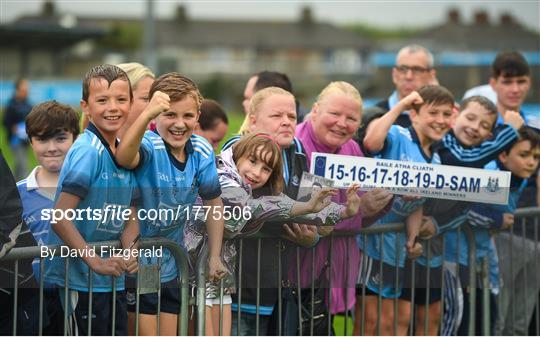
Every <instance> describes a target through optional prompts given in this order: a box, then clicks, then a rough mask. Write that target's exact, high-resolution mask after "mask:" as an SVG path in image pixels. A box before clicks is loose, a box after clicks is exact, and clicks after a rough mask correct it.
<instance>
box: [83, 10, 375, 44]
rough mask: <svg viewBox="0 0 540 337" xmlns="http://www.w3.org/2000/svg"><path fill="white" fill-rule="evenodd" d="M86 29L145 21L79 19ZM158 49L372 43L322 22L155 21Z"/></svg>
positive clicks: (141, 23)
mask: <svg viewBox="0 0 540 337" xmlns="http://www.w3.org/2000/svg"><path fill="white" fill-rule="evenodd" d="M78 21H79V23H80V24H81V26H83V27H108V28H110V27H111V26H112V25H114V24H115V23H125V24H140V25H141V27H142V25H143V21H142V20H136V19H123V18H122V19H111V18H91V17H80V18H78ZM155 32H156V46H157V47H170V46H189V47H193V48H197V47H208V46H213V47H220V46H222V47H260V48H268V49H273V48H309V49H334V48H356V49H360V48H368V47H370V46H371V42H370V41H368V40H367V39H364V38H362V37H360V36H358V35H357V34H355V33H352V32H349V31H347V30H345V29H341V28H339V27H336V26H333V25H331V24H329V23H322V22H304V23H303V22H300V21H287V22H283V21H225V20H195V19H187V20H175V19H169V20H156V22H155Z"/></svg>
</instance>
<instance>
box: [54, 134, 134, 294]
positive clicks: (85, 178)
mask: <svg viewBox="0 0 540 337" xmlns="http://www.w3.org/2000/svg"><path fill="white" fill-rule="evenodd" d="M134 186H135V176H134V174H133V173H132V172H131V171H128V170H125V169H123V168H122V167H120V166H118V165H117V163H116V161H115V160H114V155H113V154H112V152H111V150H110V148H109V145H108V143H107V141H106V140H105V139H104V138H103V137H102V136H101V134H100V132H99V130H98V129H97V128H96V127H95V126H94V125H93V124H90V125H88V127H87V128H86V130H85V131H84V132H83V133H82V134H81V135H80V136H79V138H77V140H76V141H75V143H74V144H73V146H72V147H71V149H70V150H69V152H68V154H67V155H66V158H65V160H64V165H63V166H62V170H61V172H60V177H59V179H58V190H57V194H56V200H58V197H59V195H60V192H65V193H69V194H72V195H76V196H78V197H79V198H80V199H81V200H80V202H79V204H78V206H77V209H80V210H85V209H88V210H90V212H89V213H90V214H88V213H87V214H82V216H81V217H78V218H76V219H74V220H73V224H74V225H75V227H76V228H77V230H78V231H79V233H80V234H81V236H82V237H83V238H84V240H85V241H86V242H95V241H108V240H119V239H120V237H121V234H122V232H123V230H124V225H125V224H124V221H123V220H121V219H119V218H118V217H113V216H111V215H110V214H111V213H110V212H109V215H108V216H107V217H104V215H105V214H107V213H106V211H105V209H107V208H108V209H109V210H112V209H117V210H119V211H122V210H125V209H128V208H129V207H130V206H131V204H132V196H133V189H134ZM56 200H55V203H56ZM99 211H100V212H101V215H102V216H99V215H97V212H99ZM48 244H50V245H54V244H64V243H63V241H62V239H60V238H59V237H58V235H57V234H56V233H55V232H54V231H50V232H49V239H48ZM88 251H89V250H85V251H84V253H88ZM58 253H59V252H57V254H58ZM96 255H97V256H100V257H104V258H106V257H108V250H106V252H105V254H103V255H100V254H99V253H98V252H96ZM69 265H70V268H69V275H68V279H69V287H70V288H71V289H75V290H79V291H85V292H87V291H88V274H89V268H88V265H86V263H84V262H83V260H82V259H81V258H80V257H77V258H70V261H69ZM46 268H47V271H46V272H45V280H46V281H47V282H50V283H54V284H57V285H59V286H62V287H63V286H64V276H65V274H64V273H65V272H64V258H61V257H55V258H54V259H53V260H52V261H47V263H46ZM92 274H93V291H95V292H110V291H112V277H111V276H104V275H100V274H97V273H92ZM116 286H117V289H118V290H123V289H124V276H123V275H122V276H120V277H117V280H116Z"/></svg>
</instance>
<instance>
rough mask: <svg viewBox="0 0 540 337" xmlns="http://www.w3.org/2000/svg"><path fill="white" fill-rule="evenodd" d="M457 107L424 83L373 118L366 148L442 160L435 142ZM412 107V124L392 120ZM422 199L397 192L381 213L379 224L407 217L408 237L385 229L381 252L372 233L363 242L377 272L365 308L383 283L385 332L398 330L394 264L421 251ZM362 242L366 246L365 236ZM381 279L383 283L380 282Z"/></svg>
mask: <svg viewBox="0 0 540 337" xmlns="http://www.w3.org/2000/svg"><path fill="white" fill-rule="evenodd" d="M453 106H454V98H453V96H452V94H451V93H450V92H449V91H448V90H447V89H445V88H443V87H441V86H425V87H423V88H422V89H421V90H420V91H419V92H413V93H411V94H410V95H408V96H407V97H405V98H404V99H403V100H401V101H400V102H399V103H398V104H397V105H396V106H395V107H394V108H393V109H392V110H390V111H389V112H388V113H386V114H385V115H384V116H382V117H381V118H379V119H377V120H375V121H373V122H372V123H371V124H370V125H369V127H368V129H367V132H366V136H365V138H364V147H365V148H366V149H367V150H368V151H370V152H371V153H373V154H376V155H378V156H379V157H380V158H385V159H394V160H403V161H409V162H424V163H433V164H439V163H440V158H439V156H438V154H437V153H436V152H434V150H433V145H434V144H435V143H436V142H437V141H439V140H441V139H442V137H443V136H444V135H445V134H446V132H447V131H448V130H449V129H450V125H451V122H452V120H453V112H452V109H453ZM409 109H410V111H411V113H410V118H411V120H412V126H411V127H409V128H407V129H405V128H402V127H400V126H397V125H392V124H393V123H394V121H395V120H396V118H397V117H398V116H399V115H400V113H401V112H402V111H405V110H409ZM423 202H424V200H423V199H412V200H411V199H407V198H403V197H397V198H396V199H395V201H394V204H393V205H392V211H391V212H390V213H389V214H387V215H386V216H385V217H383V218H382V219H381V220H380V221H379V222H378V224H384V223H390V222H405V223H406V228H407V237H405V236H404V235H403V234H401V233H389V234H384V236H383V242H382V249H383V251H382V252H381V251H379V245H380V242H379V236H378V235H372V236H368V240H367V246H366V247H361V249H362V250H363V251H364V253H365V254H366V255H367V256H369V259H371V264H372V268H371V270H372V274H373V275H367V276H366V280H365V281H364V282H365V284H366V287H367V290H369V293H368V296H366V303H367V306H368V309H367V310H366V312H367V313H369V312H372V313H376V311H377V310H376V309H375V308H376V306H377V297H376V296H373V295H376V294H377V293H379V287H381V288H382V289H381V290H382V293H381V295H382V296H383V304H382V305H383V306H382V316H381V317H380V319H381V327H382V329H383V330H382V331H381V333H382V334H390V335H391V334H395V332H394V331H393V319H394V317H393V316H394V315H393V301H392V300H391V298H395V297H399V295H400V289H399V288H398V289H396V288H395V281H394V280H393V277H392V275H394V274H395V269H396V264H397V266H398V267H403V266H404V262H405V257H406V256H405V255H406V254H409V256H410V257H416V256H418V255H419V254H421V252H422V246H421V245H420V244H419V243H417V242H416V238H417V237H418V235H419V233H420V228H421V224H422V216H423V214H422V204H423ZM359 244H360V246H363V243H362V242H361V241H360V242H359ZM405 247H406V249H405ZM373 262H375V264H373ZM378 263H383V269H386V270H387V271H388V272H383V275H384V274H386V275H387V276H388V275H390V278H387V277H385V278H384V279H382V280H381V279H380V278H381V277H380V276H381V275H378V274H377V271H378V270H379V268H378V265H377V264H378ZM375 274H377V275H375ZM394 276H397V275H394ZM381 282H382V284H379V283H381ZM371 309H373V310H371ZM371 316H372V315H369V314H368V317H367V319H366V320H367V322H366V328H367V329H366V334H374V333H375V330H374V328H375V323H376V318H377V317H376V314H375V315H374V317H371ZM397 333H398V334H399V333H400V332H399V331H398V332H397Z"/></svg>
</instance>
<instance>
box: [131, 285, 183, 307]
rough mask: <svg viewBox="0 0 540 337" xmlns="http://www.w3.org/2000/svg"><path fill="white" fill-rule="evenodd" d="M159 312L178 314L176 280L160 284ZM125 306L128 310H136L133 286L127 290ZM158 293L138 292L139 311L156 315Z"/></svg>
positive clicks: (179, 298)
mask: <svg viewBox="0 0 540 337" xmlns="http://www.w3.org/2000/svg"><path fill="white" fill-rule="evenodd" d="M160 297H161V303H160V304H161V305H160V312H166V313H169V314H175V315H178V314H179V313H180V304H181V303H182V301H181V297H180V285H179V283H178V280H172V281H169V282H165V283H162V284H161V296H160ZM127 303H128V305H127V307H128V311H129V312H135V311H136V304H137V292H136V290H135V289H134V288H130V289H128V290H127ZM157 308H158V294H157V293H151V294H139V313H141V314H147V315H157V312H158V310H157Z"/></svg>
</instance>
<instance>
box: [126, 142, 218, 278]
mask: <svg viewBox="0 0 540 337" xmlns="http://www.w3.org/2000/svg"><path fill="white" fill-rule="evenodd" d="M139 153H140V158H141V159H140V163H139V166H138V167H137V169H136V170H135V176H136V178H137V184H138V187H139V189H140V192H141V201H142V203H141V205H140V207H139V208H140V209H141V210H142V211H143V213H141V214H145V213H146V214H148V211H149V210H169V211H167V212H164V211H162V212H161V214H160V215H159V216H158V217H157V218H156V219H150V218H149V217H148V218H146V219H142V218H141V219H140V225H141V235H142V237H158V236H160V237H166V238H168V239H171V240H173V241H175V242H177V243H179V244H180V245H183V239H184V237H183V229H184V225H185V223H186V220H187V218H186V217H187V216H188V214H189V212H190V211H191V207H192V206H193V204H194V202H195V200H196V198H197V195H200V196H201V198H202V199H203V200H210V199H214V198H217V197H219V196H220V195H221V188H220V185H219V180H218V176H217V168H216V161H215V156H214V151H213V148H212V146H211V145H210V144H209V143H208V141H207V140H206V139H204V138H203V137H201V136H198V135H191V137H190V139H189V140H188V141H187V143H186V145H185V153H186V161H185V162H183V163H182V162H179V161H178V160H177V159H176V158H175V157H174V155H173V154H171V152H170V150H169V147H168V145H167V144H165V142H164V141H163V139H162V138H161V137H160V135H159V134H157V133H156V132H153V131H147V132H146V133H145V135H144V137H143V139H142V142H141V147H140V150H139ZM212 211H213V210H211V211H210V213H209V216H212V214H213V213H212ZM165 214H168V215H165ZM140 261H141V263H142V264H155V263H157V257H144V258H141V260H140ZM177 276H179V275H178V270H177V268H176V263H175V261H174V258H173V257H172V256H171V255H170V252H169V251H168V250H166V249H164V251H163V256H162V259H161V282H168V281H171V280H173V279H174V278H176V277H177Z"/></svg>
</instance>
